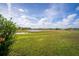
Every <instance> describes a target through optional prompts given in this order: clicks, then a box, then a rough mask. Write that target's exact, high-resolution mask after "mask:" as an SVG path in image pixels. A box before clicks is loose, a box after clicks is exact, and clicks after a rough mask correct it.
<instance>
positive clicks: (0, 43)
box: [0, 15, 16, 55]
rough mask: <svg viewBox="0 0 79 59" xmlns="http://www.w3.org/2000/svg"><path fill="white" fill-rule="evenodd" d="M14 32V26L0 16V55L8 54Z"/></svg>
mask: <svg viewBox="0 0 79 59" xmlns="http://www.w3.org/2000/svg"><path fill="white" fill-rule="evenodd" d="M15 31H16V25H15V24H14V23H13V22H12V21H11V20H7V19H6V18H4V17H3V16H2V15H0V55H7V54H8V52H9V46H10V45H11V44H12V43H13V36H14V33H15Z"/></svg>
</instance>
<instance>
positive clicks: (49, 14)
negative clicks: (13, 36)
mask: <svg viewBox="0 0 79 59" xmlns="http://www.w3.org/2000/svg"><path fill="white" fill-rule="evenodd" d="M0 14H2V15H3V16H4V17H6V18H8V19H9V18H10V17H12V21H13V22H14V23H16V25H17V26H20V27H31V28H79V4H77V3H76V4H74V3H72V4H66V3H65V4H58V3H57V4H55V3H53V4H51V3H17V4H16V3H13V4H9V3H8V4H7V3H4V4H3V3H0Z"/></svg>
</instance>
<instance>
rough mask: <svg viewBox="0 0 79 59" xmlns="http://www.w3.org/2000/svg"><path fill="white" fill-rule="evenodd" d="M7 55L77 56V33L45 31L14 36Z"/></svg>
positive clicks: (78, 39)
mask: <svg viewBox="0 0 79 59" xmlns="http://www.w3.org/2000/svg"><path fill="white" fill-rule="evenodd" d="M9 55H13V56H56V55H57V56H72V55H74V56H75V55H76V56H77V55H79V31H68V30H49V31H46V30H45V31H40V32H28V34H18V35H17V34H16V35H15V42H14V44H13V45H11V46H10V52H9Z"/></svg>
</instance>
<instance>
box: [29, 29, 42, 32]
mask: <svg viewBox="0 0 79 59" xmlns="http://www.w3.org/2000/svg"><path fill="white" fill-rule="evenodd" d="M28 31H29V32H40V31H42V30H36V29H35V30H34V29H32V30H28Z"/></svg>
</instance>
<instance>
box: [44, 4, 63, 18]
mask: <svg viewBox="0 0 79 59" xmlns="http://www.w3.org/2000/svg"><path fill="white" fill-rule="evenodd" d="M63 6H64V4H52V5H51V6H50V8H48V9H46V10H45V11H44V15H45V16H46V17H47V18H49V19H51V18H55V17H57V16H60V15H61V16H60V17H63V16H64V8H63Z"/></svg>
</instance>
